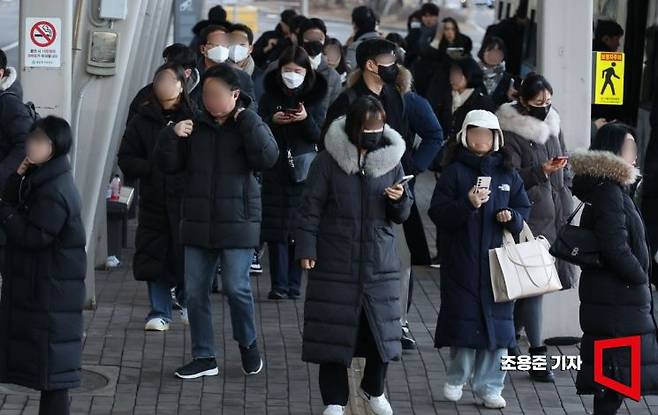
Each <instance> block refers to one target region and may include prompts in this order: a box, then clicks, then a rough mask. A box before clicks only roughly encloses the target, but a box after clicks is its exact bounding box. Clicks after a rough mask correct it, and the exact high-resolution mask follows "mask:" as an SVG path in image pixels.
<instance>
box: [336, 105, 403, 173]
mask: <svg viewBox="0 0 658 415" xmlns="http://www.w3.org/2000/svg"><path fill="white" fill-rule="evenodd" d="M383 139H384V141H385V142H386V144H385V145H384V146H383V147H380V148H378V149H377V150H373V151H371V152H369V153H368V156H367V157H366V161H365V167H364V170H365V172H366V175H368V176H371V177H381V176H383V175H385V174H386V173H388V172H390V171H391V170H393V169H394V168H395V167H396V166H397V165H398V164H399V163H400V160H401V159H402V155H403V154H404V151H405V149H406V145H405V143H404V140H403V139H402V137H401V136H400V134H398V133H397V131H395V130H394V129H393V128H391V127H390V126H389V125H388V124H386V125H384V136H383ZM324 146H325V149H326V150H327V152H328V153H329V154H330V155H331V157H332V158H333V159H334V160H335V161H336V163H337V164H338V166H340V168H341V170H343V171H344V172H345V173H347V174H356V173H358V172H359V171H360V168H359V155H358V150H357V148H356V146H355V145H354V144H352V142H350V140H349V138H348V137H347V133H346V132H345V117H344V116H342V117H340V118H337V119H336V121H334V122H333V123H331V125H330V126H329V130H328V131H327V134H326V136H325V139H324Z"/></svg>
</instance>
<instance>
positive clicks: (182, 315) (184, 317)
mask: <svg viewBox="0 0 658 415" xmlns="http://www.w3.org/2000/svg"><path fill="white" fill-rule="evenodd" d="M178 313H179V314H180V321H181V322H182V323H183V324H185V325H186V326H189V325H190V318H189V317H188V316H187V307H183V308H181V309H180V311H179V312H178Z"/></svg>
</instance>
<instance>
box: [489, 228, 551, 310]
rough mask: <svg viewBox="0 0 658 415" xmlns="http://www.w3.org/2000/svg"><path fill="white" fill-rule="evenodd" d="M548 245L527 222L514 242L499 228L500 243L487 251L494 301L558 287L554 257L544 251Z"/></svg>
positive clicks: (547, 291)
mask: <svg viewBox="0 0 658 415" xmlns="http://www.w3.org/2000/svg"><path fill="white" fill-rule="evenodd" d="M550 246H551V245H550V243H549V242H548V241H547V240H546V238H544V237H543V236H539V237H537V238H535V237H534V236H533V234H532V231H531V230H530V227H529V226H528V224H527V223H524V224H523V230H522V231H521V235H520V238H519V243H518V244H517V243H516V242H514V237H513V236H512V234H511V233H510V232H509V231H507V230H505V231H503V246H501V247H500V248H496V249H490V250H489V269H490V272H491V288H492V289H493V294H494V301H495V302H497V303H504V302H507V301H512V300H516V299H518V298H527V297H535V296H537V295H542V294H546V293H551V292H554V291H559V290H561V289H562V284H561V283H560V278H559V277H558V274H557V269H556V268H555V258H554V257H553V256H551V254H549V253H548V249H549V248H550Z"/></svg>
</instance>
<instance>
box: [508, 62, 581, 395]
mask: <svg viewBox="0 0 658 415" xmlns="http://www.w3.org/2000/svg"><path fill="white" fill-rule="evenodd" d="M519 95H520V99H519V102H515V103H509V104H504V105H502V106H501V107H500V109H499V110H498V112H497V115H498V119H499V120H500V127H501V128H502V129H503V132H504V134H505V141H506V143H505V151H506V152H507V153H508V154H509V156H510V157H511V160H512V164H513V165H514V167H515V168H516V169H517V170H518V171H519V174H520V175H521V177H522V178H523V182H524V184H525V188H526V190H527V192H528V196H529V197H530V201H531V202H532V210H531V212H530V219H529V220H528V225H530V229H532V232H533V234H534V235H543V236H544V237H546V239H548V241H549V242H553V241H554V240H555V238H556V236H557V232H558V229H560V227H561V226H562V225H564V224H565V223H566V220H567V217H568V216H569V214H570V213H571V211H572V208H573V201H572V197H571V191H570V190H569V188H570V186H571V171H570V169H569V168H568V166H567V160H566V159H561V158H560V157H563V156H565V155H566V153H567V151H566V148H565V145H564V140H563V139H562V132H561V130H560V116H559V114H558V113H557V111H556V110H555V109H554V108H551V98H552V95H553V88H552V87H551V85H550V84H549V82H548V81H547V80H546V79H545V78H544V77H543V76H541V75H539V74H535V73H531V74H528V76H527V77H526V78H525V80H524V81H523V82H522V83H521V87H520V90H519ZM557 269H558V274H559V276H560V281H561V282H562V286H563V288H565V289H566V288H571V287H573V286H574V284H575V278H576V269H575V267H574V266H573V265H571V264H569V263H567V262H564V261H558V263H557ZM514 319H515V322H516V330H517V335H519V333H520V332H521V330H522V329H523V328H525V332H526V335H527V336H528V342H529V343H530V350H529V352H530V354H531V355H537V356H541V355H545V354H546V347H545V346H544V343H543V339H542V337H541V333H542V296H537V297H531V298H526V299H522V300H519V301H517V302H516V304H515V310H514ZM510 353H513V354H520V351H519V350H518V348H517V349H514V350H511V351H510ZM530 376H531V377H532V379H533V380H535V381H539V382H553V381H554V376H553V373H552V371H551V370H550V368H547V369H546V370H530Z"/></svg>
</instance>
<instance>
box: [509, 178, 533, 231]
mask: <svg viewBox="0 0 658 415" xmlns="http://www.w3.org/2000/svg"><path fill="white" fill-rule="evenodd" d="M510 187H511V188H510V197H509V210H510V212H512V220H511V221H509V222H507V223H505V224H503V226H505V228H507V230H509V231H510V232H511V233H512V234H515V235H516V234H518V233H520V232H521V230H522V229H523V222H525V221H527V220H528V218H529V217H530V208H531V207H532V205H531V204H530V199H529V198H528V194H527V193H526V191H525V188H524V187H523V179H521V176H519V174H518V173H516V172H514V181H513V182H512V184H511V186H510Z"/></svg>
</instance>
